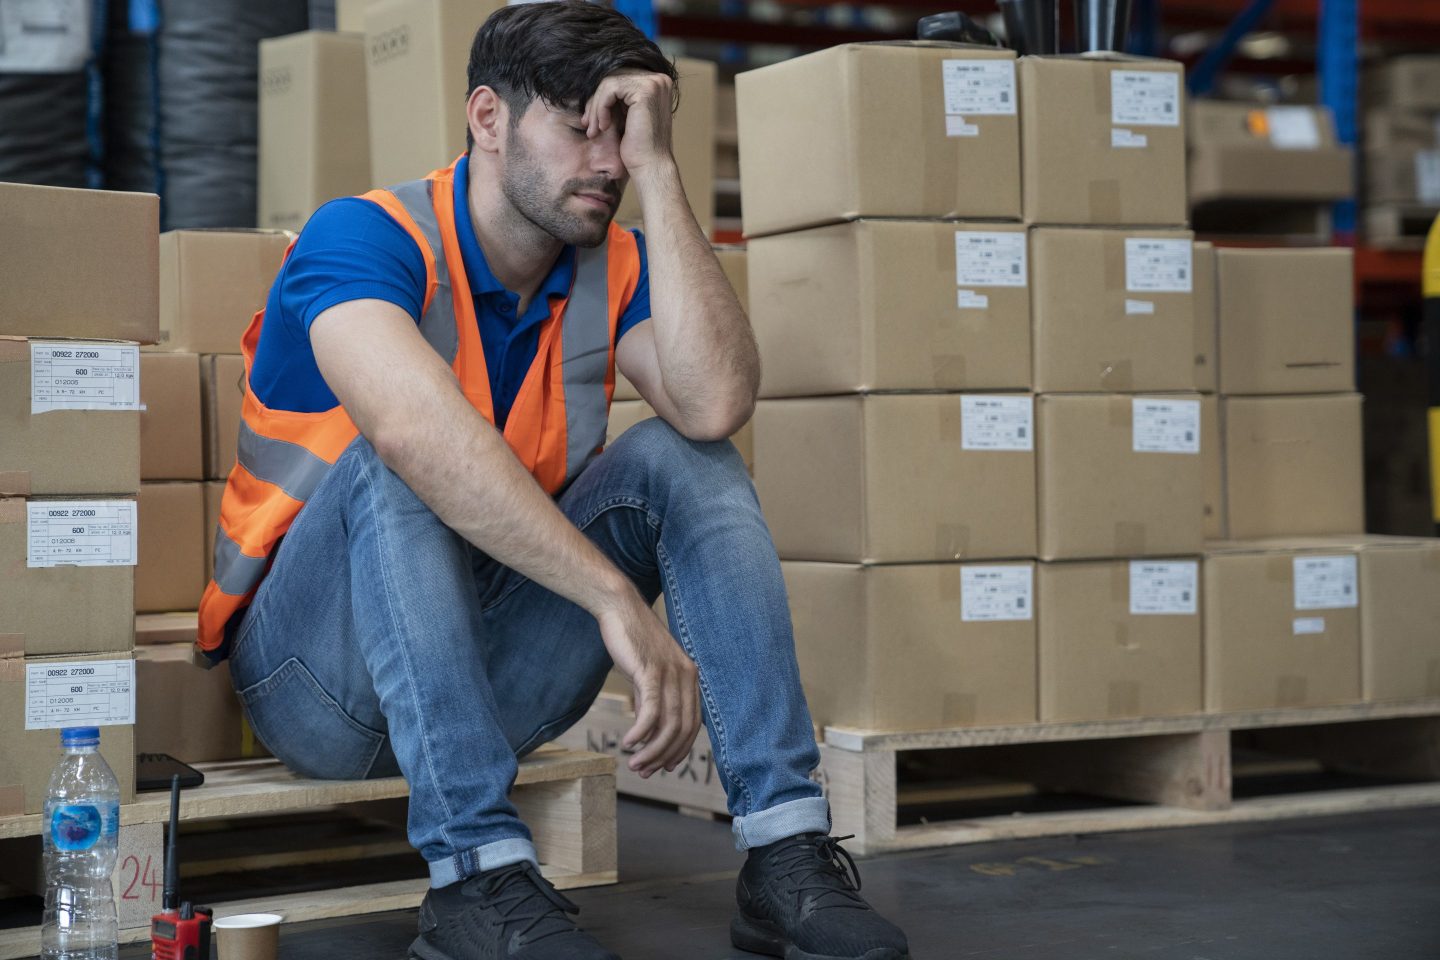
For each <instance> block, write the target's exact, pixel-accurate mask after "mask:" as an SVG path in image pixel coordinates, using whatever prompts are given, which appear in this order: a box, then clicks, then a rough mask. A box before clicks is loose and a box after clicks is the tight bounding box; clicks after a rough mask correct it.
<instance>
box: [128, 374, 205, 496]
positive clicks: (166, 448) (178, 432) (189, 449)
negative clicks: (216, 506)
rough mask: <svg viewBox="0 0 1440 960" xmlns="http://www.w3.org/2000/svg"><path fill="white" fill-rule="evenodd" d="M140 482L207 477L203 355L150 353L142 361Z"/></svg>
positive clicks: (201, 478)
mask: <svg viewBox="0 0 1440 960" xmlns="http://www.w3.org/2000/svg"><path fill="white" fill-rule="evenodd" d="M140 398H141V399H142V400H143V401H144V403H145V410H144V411H143V412H142V413H141V414H140V479H142V480H203V479H205V457H204V446H203V444H202V442H201V430H200V357H199V356H197V355H196V354H193V353H147V354H145V355H144V356H142V357H141V358H140Z"/></svg>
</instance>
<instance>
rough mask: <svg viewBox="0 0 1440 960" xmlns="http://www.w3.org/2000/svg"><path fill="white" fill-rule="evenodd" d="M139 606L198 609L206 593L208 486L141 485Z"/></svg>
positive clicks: (143, 608) (153, 609)
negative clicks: (201, 598) (206, 503)
mask: <svg viewBox="0 0 1440 960" xmlns="http://www.w3.org/2000/svg"><path fill="white" fill-rule="evenodd" d="M139 505H140V511H139V516H140V544H139V546H140V562H139V564H138V565H137V566H136V568H135V611H136V612H137V613H163V612H165V611H169V610H194V609H195V608H196V607H198V606H199V605H200V595H201V594H202V593H204V592H205V580H206V578H205V552H204V551H205V529H206V528H205V485H204V484H203V483H146V484H142V485H141V487H140V498H139Z"/></svg>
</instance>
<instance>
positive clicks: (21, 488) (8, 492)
mask: <svg viewBox="0 0 1440 960" xmlns="http://www.w3.org/2000/svg"><path fill="white" fill-rule="evenodd" d="M34 488H35V487H34V484H33V483H32V482H31V475H30V471H29V470H0V496H7V497H28V496H30V492H31V491H32V490H33V489H34Z"/></svg>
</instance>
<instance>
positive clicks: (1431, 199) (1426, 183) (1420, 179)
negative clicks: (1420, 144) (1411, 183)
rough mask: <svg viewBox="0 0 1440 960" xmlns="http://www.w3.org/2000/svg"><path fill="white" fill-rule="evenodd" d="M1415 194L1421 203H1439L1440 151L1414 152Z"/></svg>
mask: <svg viewBox="0 0 1440 960" xmlns="http://www.w3.org/2000/svg"><path fill="white" fill-rule="evenodd" d="M1436 137H1437V138H1440V131H1437V132H1436ZM1415 193H1416V194H1417V195H1418V196H1419V198H1420V202H1421V203H1440V150H1417V151H1416V152H1415Z"/></svg>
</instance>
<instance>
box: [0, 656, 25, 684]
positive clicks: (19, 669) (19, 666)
mask: <svg viewBox="0 0 1440 960" xmlns="http://www.w3.org/2000/svg"><path fill="white" fill-rule="evenodd" d="M24 679H25V660H24V658H22V657H5V658H3V659H0V683H9V682H16V681H20V680H24Z"/></svg>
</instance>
